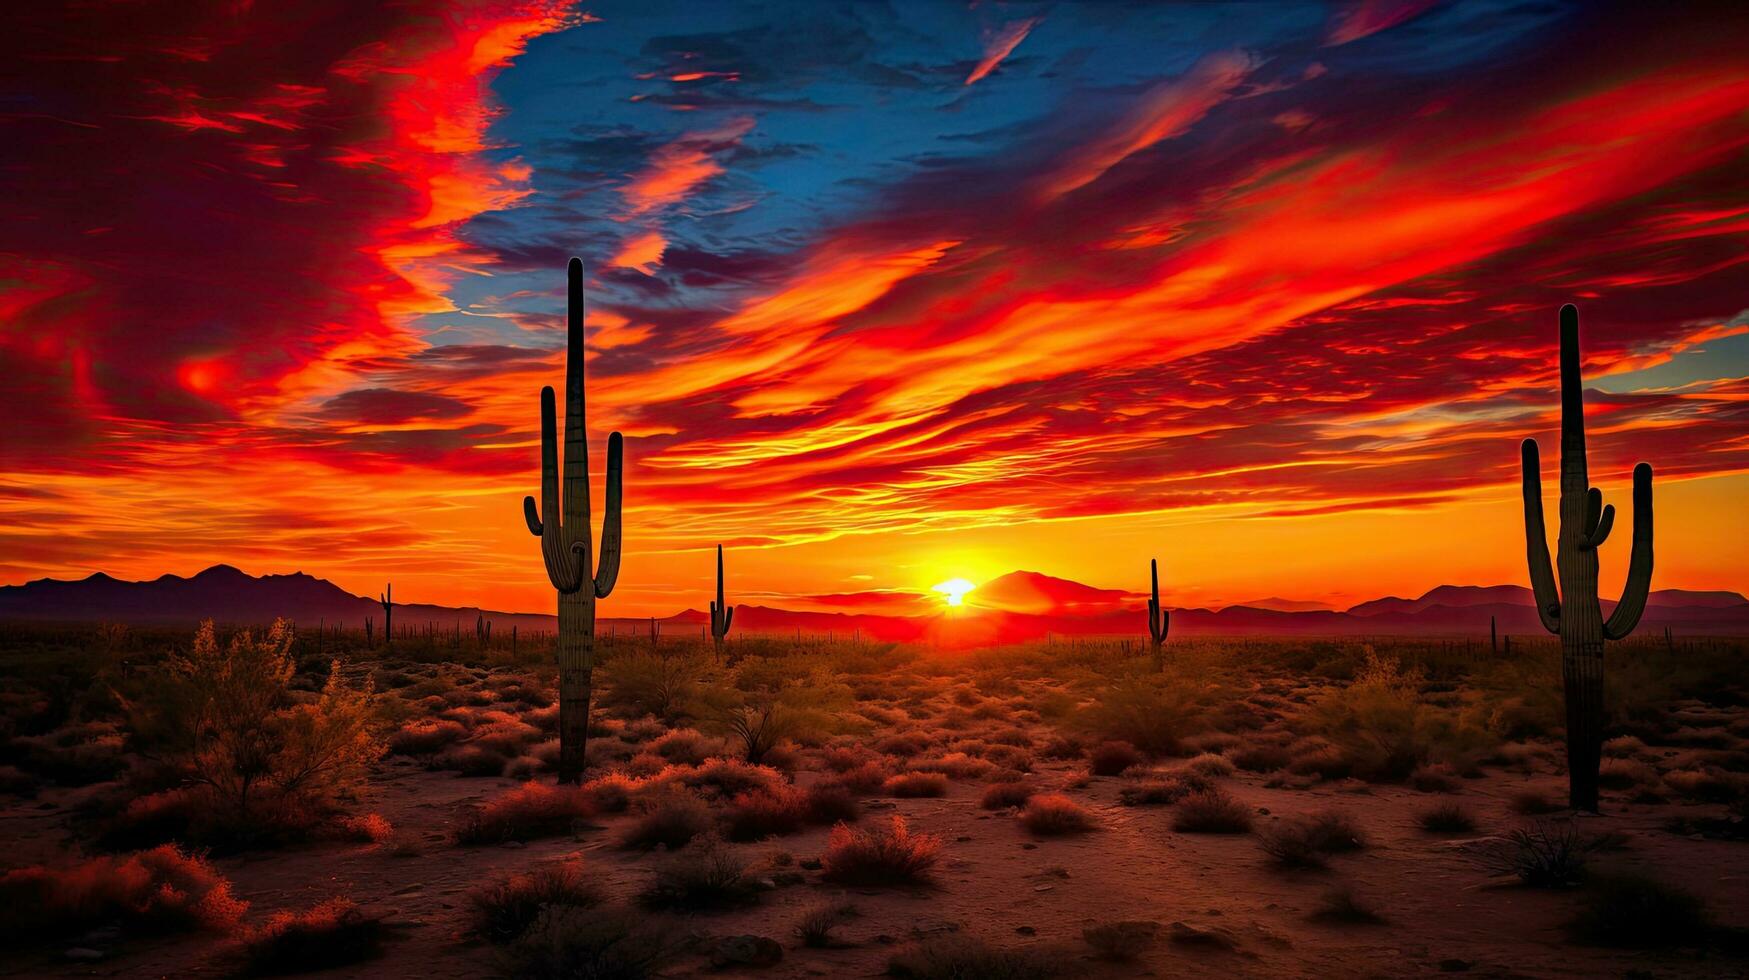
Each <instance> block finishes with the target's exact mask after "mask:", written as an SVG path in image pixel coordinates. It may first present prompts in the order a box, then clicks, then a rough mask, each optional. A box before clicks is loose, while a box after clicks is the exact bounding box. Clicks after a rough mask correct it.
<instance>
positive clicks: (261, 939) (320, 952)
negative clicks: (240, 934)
mask: <svg viewBox="0 0 1749 980" xmlns="http://www.w3.org/2000/svg"><path fill="white" fill-rule="evenodd" d="M386 931H387V930H386V929H385V927H384V926H383V922H382V920H381V919H380V918H377V917H375V916H370V915H366V914H365V913H364V911H363V910H361V909H360V908H359V907H358V906H357V905H355V904H353V902H352V901H351V900H350V899H345V898H336V899H331V900H329V901H327V902H323V903H322V904H320V905H317V906H315V907H314V908H310V909H305V910H304V911H302V912H278V913H276V914H275V915H274V916H273V918H271V919H269V920H268V921H267V924H266V925H263V926H261V927H260V928H258V929H253V930H251V931H250V933H249V935H248V936H247V937H246V938H245V939H244V942H243V951H242V955H243V964H244V971H245V972H247V973H250V974H253V975H256V976H277V975H282V974H288V973H308V972H311V971H313V970H329V969H333V968H335V967H341V966H349V965H351V964H354V963H362V962H364V961H365V960H369V959H374V958H375V957H377V956H379V955H381V954H382V943H383V938H384V933H385V932H386Z"/></svg>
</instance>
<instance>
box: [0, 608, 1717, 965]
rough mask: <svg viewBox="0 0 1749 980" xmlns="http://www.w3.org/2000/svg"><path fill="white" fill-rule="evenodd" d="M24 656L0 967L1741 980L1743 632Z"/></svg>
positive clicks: (12, 650) (695, 643)
mask: <svg viewBox="0 0 1749 980" xmlns="http://www.w3.org/2000/svg"><path fill="white" fill-rule="evenodd" d="M0 639H3V644H0V650H3V651H4V652H3V654H0V658H3V661H4V671H3V674H0V713H3V718H0V736H3V737H4V739H3V745H4V756H3V758H0V762H3V763H4V768H0V808H3V812H0V838H3V839H4V841H5V844H6V846H5V851H4V854H3V855H0V868H4V869H5V872H4V878H3V879H0V889H3V891H4V895H0V903H3V904H4V907H5V908H7V909H9V910H10V911H8V912H6V913H4V915H5V918H4V920H3V921H4V926H0V928H4V930H5V933H6V943H5V953H4V956H3V958H0V972H4V973H5V974H6V975H15V976H75V975H77V976H178V977H180V976H230V975H265V974H291V973H309V974H320V975H324V976H372V977H381V976H418V977H426V978H439V977H464V976H524V977H547V976H554V977H556V976H572V977H579V976H580V977H639V976H692V975H705V974H713V975H714V974H719V973H728V974H737V973H738V974H750V973H757V974H761V975H765V976H771V977H790V976H831V977H838V976H876V975H882V974H890V975H894V976H902V977H917V978H937V977H940V978H948V977H953V978H979V977H1002V978H1026V977H1049V976H1065V977H1068V976H1092V977H1127V976H1176V975H1188V976H1205V975H1206V976H1290V977H1311V976H1318V977H1335V976H1343V977H1350V976H1352V977H1365V976H1407V975H1423V974H1437V973H1458V974H1468V975H1471V976H1487V977H1507V976H1511V977H1569V976H1635V977H1675V976H1741V975H1744V974H1745V973H1749V956H1746V955H1745V950H1746V949H1749V942H1745V940H1744V939H1743V936H1744V935H1745V934H1746V933H1749V901H1746V896H1749V843H1746V840H1749V832H1746V824H1745V815H1746V814H1745V801H1746V800H1749V709H1746V708H1745V703H1746V699H1749V685H1746V678H1749V673H1746V672H1745V671H1744V669H1743V666H1742V665H1743V659H1742V658H1743V654H1744V653H1745V644H1744V643H1741V642H1736V641H1725V640H1704V641H1702V640H1673V641H1670V642H1666V640H1665V639H1664V638H1662V637H1654V638H1646V639H1638V640H1631V641H1628V642H1625V643H1620V644H1612V646H1611V648H1610V651H1609V654H1608V670H1609V680H1608V683H1609V687H1608V693H1609V703H1608V711H1609V724H1610V734H1611V737H1610V739H1609V741H1608V743H1607V744H1606V748H1605V762H1604V768H1603V781H1604V785H1605V786H1606V787H1607V790H1606V794H1605V799H1604V805H1603V807H1602V809H1603V812H1602V814H1601V815H1580V816H1575V815H1573V814H1572V813H1570V812H1569V811H1567V810H1566V808H1565V799H1566V778H1565V762H1564V750H1563V745H1562V741H1561V726H1562V709H1561V685H1560V670H1559V655H1558V651H1557V650H1556V648H1555V646H1554V643H1553V641H1552V640H1550V639H1545V638H1530V637H1515V638H1513V642H1512V644H1511V648H1510V653H1507V652H1506V651H1500V650H1495V649H1491V648H1490V646H1489V643H1488V640H1487V638H1486V637H1483V638H1479V639H1478V638H1461V637H1458V638H1444V639H1425V640H1423V639H1417V640H1408V639H1389V638H1376V639H1371V640H1359V639H1331V640H1294V641H1288V640H1257V639H1247V640H1237V639H1235V640H1222V639H1218V638H1189V639H1170V640H1168V642H1167V643H1166V644H1165V646H1164V647H1163V648H1161V651H1160V653H1161V656H1160V658H1159V661H1158V662H1157V661H1156V659H1155V651H1154V650H1153V649H1152V647H1151V646H1150V644H1149V643H1148V642H1147V640H1146V637H1145V636H1144V637H1141V638H1140V639H1127V640H1126V639H1120V638H1108V639H1079V640H1066V639H1059V640H1056V641H1055V642H1049V643H1034V644H1028V645H1023V646H1015V647H1003V648H995V649H984V650H971V651H942V650H934V649H928V648H918V647H906V646H893V645H889V644H874V643H848V642H843V641H841V640H835V641H827V640H825V639H824V638H810V637H805V636H804V637H802V638H800V640H799V641H798V640H797V638H795V637H759V636H741V637H738V638H732V639H731V640H730V642H729V643H728V644H727V646H726V648H725V649H724V651H723V654H722V656H721V658H720V659H719V656H718V654H717V652H716V651H715V650H713V649H712V648H711V647H710V645H708V644H706V643H702V642H700V641H699V640H697V639H690V638H689V639H674V638H664V639H663V640H661V641H660V642H658V643H655V644H652V643H650V642H648V641H646V640H642V639H628V638H625V637H617V638H615V639H614V640H613V641H612V642H602V643H600V644H599V645H598V651H597V661H598V663H597V666H596V668H595V670H594V672H593V681H594V691H593V700H594V707H593V714H592V721H591V736H590V740H589V743H588V759H589V762H590V773H589V779H588V780H587V781H586V782H585V783H584V784H582V785H581V786H578V787H567V786H560V785H557V784H556V783H555V780H554V778H553V773H552V767H553V765H554V763H555V762H556V759H557V752H558V744H557V742H556V740H555V736H554V733H555V732H556V730H557V710H558V709H557V705H556V703H555V701H554V697H555V691H554V687H555V684H556V677H555V671H554V669H553V668H552V667H551V666H550V665H551V663H552V660H553V657H552V652H551V646H550V638H541V637H536V638H530V637H527V636H524V637H522V638H521V642H520V643H519V645H518V647H517V649H516V651H515V652H514V653H512V651H511V650H510V648H509V646H508V644H507V643H505V642H502V641H501V640H494V641H492V642H490V643H487V642H481V640H480V639H479V638H476V637H466V638H463V639H462V640H460V641H459V642H458V641H454V640H452V639H451V638H449V637H424V638H416V639H412V640H407V639H401V640H397V641H396V643H395V644H394V646H392V647H388V648H385V647H384V646H383V645H382V641H381V637H380V636H378V637H375V638H374V642H373V643H371V644H369V645H367V644H366V640H365V637H364V636H363V635H362V634H353V633H347V634H339V633H333V632H331V631H329V632H323V633H321V634H318V635H315V636H312V635H307V634H299V633H296V632H294V631H293V630H291V629H289V628H286V629H284V630H282V631H281V632H279V633H276V634H272V635H269V634H268V631H265V630H255V631H252V632H249V633H245V632H242V631H233V630H225V629H222V628H221V629H219V630H217V631H215V632H214V633H213V634H212V635H211V636H208V637H204V638H203V637H200V636H197V635H196V634H195V632H194V631H191V630H181V631H178V630H170V629H152V630H129V629H126V628H123V627H118V626H106V627H103V628H100V629H86V628H79V629H75V628H67V629H48V628H43V629H38V628H29V629H26V628H10V629H7V630H6V631H5V633H4V636H3V638H0ZM191 705H192V706H193V707H191ZM240 774H246V778H245V776H244V775H240Z"/></svg>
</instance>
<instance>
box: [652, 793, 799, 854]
mask: <svg viewBox="0 0 1749 980" xmlns="http://www.w3.org/2000/svg"><path fill="white" fill-rule="evenodd" d="M760 792H762V793H764V792H766V791H763V790H762V791H760ZM742 795H743V796H744V797H751V796H752V794H742ZM710 827H711V809H710V807H709V806H707V805H706V804H705V802H704V801H703V800H701V799H699V798H698V796H697V795H696V794H694V793H691V792H688V791H687V790H685V789H682V788H680V787H667V788H664V789H662V790H659V791H657V792H653V793H650V794H648V795H646V796H644V797H642V798H641V799H639V800H638V804H637V814H636V815H635V817H634V818H633V819H632V821H631V823H629V824H627V825H626V826H625V827H624V828H623V829H622V830H621V831H620V835H619V846H620V847H623V848H626V849H627V850H643V851H647V850H650V849H652V848H656V847H666V848H668V849H669V850H676V849H678V848H681V847H685V846H686V845H687V844H688V843H690V842H691V841H692V839H693V838H694V837H697V836H698V835H700V834H702V833H704V832H705V831H707V830H709V829H710Z"/></svg>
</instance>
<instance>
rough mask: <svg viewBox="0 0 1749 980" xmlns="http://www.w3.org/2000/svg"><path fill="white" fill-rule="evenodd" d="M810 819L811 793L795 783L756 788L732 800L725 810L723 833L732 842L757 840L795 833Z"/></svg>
mask: <svg viewBox="0 0 1749 980" xmlns="http://www.w3.org/2000/svg"><path fill="white" fill-rule="evenodd" d="M807 819H808V796H807V794H805V793H803V792H802V791H801V790H799V789H796V788H795V787H793V786H784V787H780V788H778V789H775V790H764V789H762V790H754V791H752V792H750V793H742V794H740V795H739V796H736V797H735V798H734V799H732V800H730V801H729V805H728V807H727V808H726V809H725V810H724V812H723V836H724V837H727V838H728V839H729V840H732V841H740V842H746V841H756V840H763V839H764V838H767V837H777V836H780V835H783V834H793V833H796V832H797V831H799V830H801V829H802V826H803V824H805V823H806V822H807Z"/></svg>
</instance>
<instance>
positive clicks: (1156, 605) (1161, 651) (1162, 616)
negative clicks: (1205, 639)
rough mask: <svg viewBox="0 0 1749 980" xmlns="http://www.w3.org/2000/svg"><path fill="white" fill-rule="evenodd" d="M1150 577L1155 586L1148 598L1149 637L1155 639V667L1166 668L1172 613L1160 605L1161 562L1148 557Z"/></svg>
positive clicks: (1158, 668) (1157, 668) (1156, 668)
mask: <svg viewBox="0 0 1749 980" xmlns="http://www.w3.org/2000/svg"><path fill="white" fill-rule="evenodd" d="M1148 577H1149V578H1150V579H1152V581H1153V586H1154V594H1153V598H1151V599H1149V600H1148V637H1149V638H1150V639H1152V640H1153V641H1154V669H1155V670H1165V669H1166V632H1167V630H1169V629H1170V628H1171V626H1172V613H1171V612H1170V611H1168V610H1166V609H1163V608H1161V606H1160V563H1159V562H1158V561H1156V560H1155V559H1153V558H1150V559H1148Z"/></svg>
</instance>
